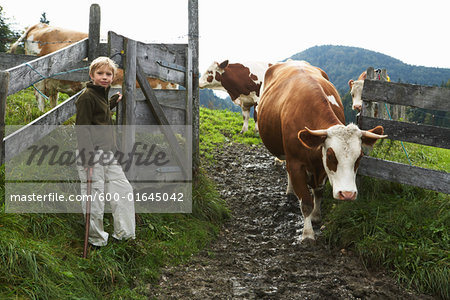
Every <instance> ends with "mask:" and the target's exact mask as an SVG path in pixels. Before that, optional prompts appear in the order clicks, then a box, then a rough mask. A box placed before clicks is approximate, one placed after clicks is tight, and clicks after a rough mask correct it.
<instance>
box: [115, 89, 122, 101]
mask: <svg viewBox="0 0 450 300" xmlns="http://www.w3.org/2000/svg"><path fill="white" fill-rule="evenodd" d="M116 95H119V98H117V103H119V102H120V101H121V100H122V94H121V93H120V92H117V93H116Z"/></svg>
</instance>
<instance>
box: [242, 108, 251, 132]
mask: <svg viewBox="0 0 450 300" xmlns="http://www.w3.org/2000/svg"><path fill="white" fill-rule="evenodd" d="M242 117H243V119H244V125H242V130H241V133H244V132H246V131H247V130H248V120H249V119H250V109H249V108H247V107H242Z"/></svg>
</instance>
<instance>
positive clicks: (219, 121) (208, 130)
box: [200, 107, 261, 161]
mask: <svg viewBox="0 0 450 300" xmlns="http://www.w3.org/2000/svg"><path fill="white" fill-rule="evenodd" d="M242 124H243V120H242V116H241V114H240V113H236V112H230V111H226V110H210V109H207V108H204V107H200V155H201V156H202V157H204V158H206V159H208V160H210V161H211V160H212V158H213V150H215V149H216V148H220V147H221V146H222V145H224V144H229V143H241V144H247V145H256V144H260V143H261V139H260V138H259V135H258V133H257V132H255V130H254V128H255V122H254V120H253V119H250V121H249V123H248V128H249V130H248V131H247V132H245V133H244V134H241V133H240V131H241V128H242Z"/></svg>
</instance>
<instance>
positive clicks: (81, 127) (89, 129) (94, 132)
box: [75, 82, 119, 166]
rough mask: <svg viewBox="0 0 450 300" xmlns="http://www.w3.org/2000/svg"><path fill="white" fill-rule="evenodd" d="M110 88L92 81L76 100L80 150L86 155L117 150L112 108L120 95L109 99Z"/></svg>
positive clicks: (76, 123)
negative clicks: (99, 151)
mask: <svg viewBox="0 0 450 300" xmlns="http://www.w3.org/2000/svg"><path fill="white" fill-rule="evenodd" d="M109 89H110V88H109V87H108V88H107V89H105V88H104V87H101V86H98V85H94V84H93V83H92V82H90V83H88V84H87V86H86V89H85V90H84V91H83V93H82V94H81V95H80V96H79V97H78V99H77V100H76V102H75V105H76V108H77V115H76V122H75V125H76V132H77V140H78V151H80V153H84V155H87V156H88V155H90V153H91V152H92V153H93V152H94V151H95V150H99V149H101V150H103V151H113V152H114V151H116V150H117V146H116V139H115V134H114V127H113V126H112V125H114V124H113V120H112V112H111V109H113V108H114V107H115V106H116V105H117V100H118V98H119V96H118V95H114V96H112V97H111V99H110V100H108V93H109ZM91 125H101V126H95V127H94V126H91ZM82 160H83V159H82ZM83 165H84V166H87V165H88V159H86V160H83Z"/></svg>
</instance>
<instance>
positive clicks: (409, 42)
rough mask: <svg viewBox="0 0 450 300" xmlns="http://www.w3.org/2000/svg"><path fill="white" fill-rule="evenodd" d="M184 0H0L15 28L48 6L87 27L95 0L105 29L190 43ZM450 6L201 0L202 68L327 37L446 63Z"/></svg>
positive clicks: (435, 2)
mask: <svg viewBox="0 0 450 300" xmlns="http://www.w3.org/2000/svg"><path fill="white" fill-rule="evenodd" d="M187 1H188V0H163V1H161V0H159V1H154V0H147V1H142V0H139V1H137V0H136V1H135V0H127V1H124V0H121V1H117V0H97V1H93V0H75V1H61V0H58V1H53V0H40V1H26V4H25V3H24V1H18V0H1V2H0V6H2V7H3V9H4V13H5V15H6V17H8V18H9V23H13V24H14V26H15V27H14V28H15V29H20V30H23V29H24V28H25V27H27V26H30V25H33V24H35V23H38V22H39V19H40V16H41V14H42V13H43V12H46V14H47V19H48V20H49V21H50V25H54V26H58V27H64V28H70V29H74V30H79V31H84V32H87V31H88V27H89V7H90V5H91V4H92V3H98V4H100V7H101V12H102V20H101V31H102V36H106V34H107V32H108V31H109V30H112V31H115V32H117V33H119V34H121V35H125V36H127V37H130V38H133V39H136V40H139V41H142V42H156V43H157V42H163V43H164V42H166V43H187V32H188V21H187V16H188V14H187ZM448 7H449V6H448V1H445V0H428V1H425V0H421V1H416V0H406V1H403V0H373V1H356V0H352V1H346V0H344V1H341V0H339V1H338V0H312V1H310V0H308V1H303V0H199V28H200V66H199V67H200V72H201V73H203V72H204V71H205V69H206V68H207V67H208V66H209V65H210V64H211V63H212V62H213V61H222V60H225V59H229V60H230V61H232V62H235V61H239V62H244V61H250V60H258V61H270V62H274V61H279V60H283V59H285V58H287V57H290V56H292V55H294V54H296V53H298V52H301V51H303V50H305V49H307V48H309V47H313V46H316V45H329V44H331V45H344V46H355V47H361V48H365V49H369V50H373V51H377V52H381V53H384V54H387V55H390V56H392V57H394V58H397V59H400V60H401V61H403V62H405V63H408V64H412V65H422V66H428V67H443V68H450V39H449V37H448V34H449V30H450V17H449V10H448ZM325 71H326V70H325ZM361 71H363V70H361Z"/></svg>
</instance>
